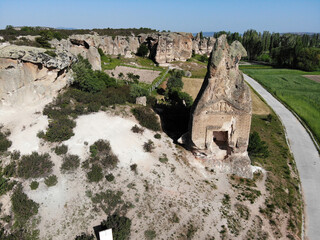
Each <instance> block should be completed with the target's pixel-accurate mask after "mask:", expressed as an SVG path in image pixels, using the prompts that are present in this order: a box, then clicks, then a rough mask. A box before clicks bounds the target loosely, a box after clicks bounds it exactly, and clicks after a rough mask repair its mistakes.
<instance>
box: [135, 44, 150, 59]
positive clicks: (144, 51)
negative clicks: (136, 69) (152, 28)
mask: <svg viewBox="0 0 320 240" xmlns="http://www.w3.org/2000/svg"><path fill="white" fill-rule="evenodd" d="M148 52H149V50H148V47H147V45H146V44H144V43H143V44H141V45H140V46H139V48H138V50H137V55H138V56H141V57H146V56H147V54H148Z"/></svg>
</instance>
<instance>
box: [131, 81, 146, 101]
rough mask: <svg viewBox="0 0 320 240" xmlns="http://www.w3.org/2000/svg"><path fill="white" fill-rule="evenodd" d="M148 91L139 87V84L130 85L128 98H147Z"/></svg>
mask: <svg viewBox="0 0 320 240" xmlns="http://www.w3.org/2000/svg"><path fill="white" fill-rule="evenodd" d="M148 95H149V91H148V89H145V88H144V87H141V86H140V85H139V84H131V85H130V96H132V97H134V98H137V97H141V96H148Z"/></svg>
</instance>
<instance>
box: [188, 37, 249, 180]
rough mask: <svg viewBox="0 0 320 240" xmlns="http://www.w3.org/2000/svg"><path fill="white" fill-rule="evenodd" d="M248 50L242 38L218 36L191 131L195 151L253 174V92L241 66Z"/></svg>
mask: <svg viewBox="0 0 320 240" xmlns="http://www.w3.org/2000/svg"><path fill="white" fill-rule="evenodd" d="M241 56H246V50H245V49H244V48H243V46H242V45H241V43H240V42H238V41H235V42H233V43H232V44H231V46H229V45H228V42H227V39H226V36H225V35H222V36H221V37H219V38H218V39H217V41H216V42H215V45H214V49H213V51H212V53H211V55H210V59H209V63H208V72H207V75H206V77H205V79H204V82H203V85H202V87H201V90H200V91H199V94H198V96H197V98H196V100H195V102H194V105H193V109H192V114H191V121H190V122H191V125H190V134H191V141H192V143H193V147H194V149H195V154H196V155H197V156H202V157H203V158H204V159H205V160H206V161H207V162H211V163H215V164H218V165H219V166H221V164H222V165H223V164H224V165H226V166H227V167H225V168H224V169H227V171H228V172H231V173H234V174H237V175H239V176H242V177H249V178H250V177H252V172H251V166H250V159H249V157H248V154H247V147H248V141H249V133H250V125H251V96H250V91H249V88H248V86H247V85H246V84H245V82H244V80H243V75H242V73H241V72H240V71H239V69H238V64H239V61H240V59H241Z"/></svg>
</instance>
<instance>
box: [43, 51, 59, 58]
mask: <svg viewBox="0 0 320 240" xmlns="http://www.w3.org/2000/svg"><path fill="white" fill-rule="evenodd" d="M44 53H45V54H47V55H49V56H50V57H56V56H57V54H56V53H55V52H54V51H50V50H47V51H45V52H44Z"/></svg>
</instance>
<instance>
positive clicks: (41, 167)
mask: <svg viewBox="0 0 320 240" xmlns="http://www.w3.org/2000/svg"><path fill="white" fill-rule="evenodd" d="M52 167H53V162H52V161H51V160H50V155H49V154H48V153H45V154H38V153H37V152H33V153H32V154H30V155H24V156H22V157H21V160H20V162H19V163H18V176H19V177H21V178H25V179H28V178H38V177H43V176H45V175H47V174H49V173H51V171H52Z"/></svg>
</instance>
